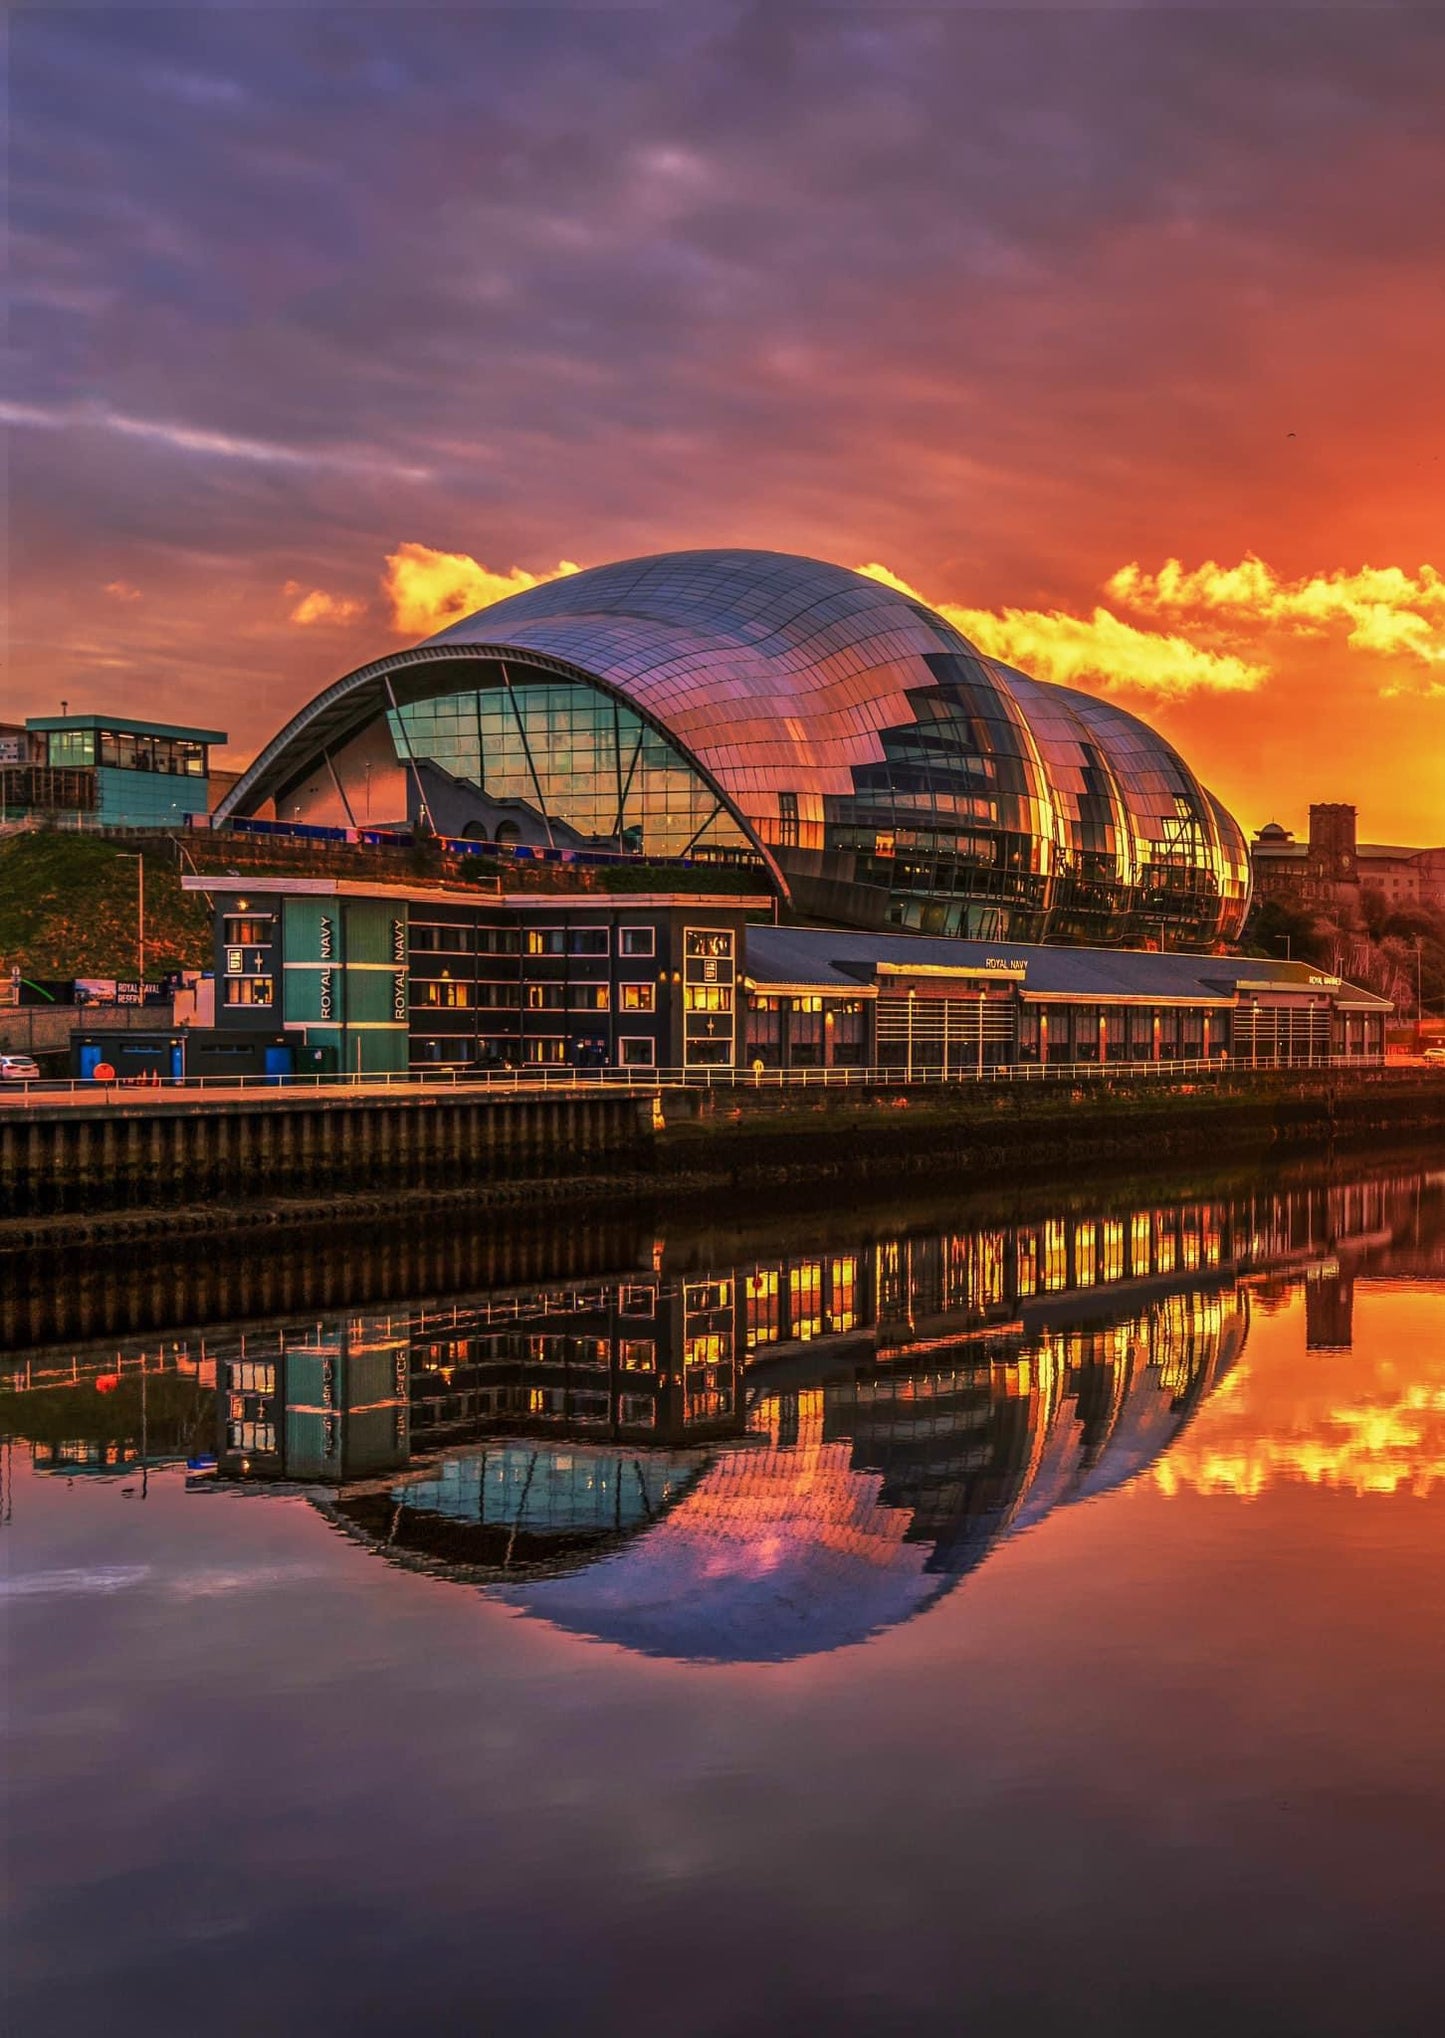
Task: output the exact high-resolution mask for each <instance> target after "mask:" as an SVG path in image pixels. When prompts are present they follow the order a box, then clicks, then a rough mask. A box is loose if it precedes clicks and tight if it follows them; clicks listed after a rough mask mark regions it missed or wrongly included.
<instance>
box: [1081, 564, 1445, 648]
mask: <svg viewBox="0 0 1445 2038" xmlns="http://www.w3.org/2000/svg"><path fill="white" fill-rule="evenodd" d="M1105 592H1106V593H1107V594H1110V595H1112V596H1113V597H1114V598H1115V600H1117V601H1120V602H1122V603H1123V604H1124V606H1125V607H1126V608H1132V609H1138V610H1143V611H1145V612H1148V613H1153V614H1161V613H1168V614H1194V615H1203V614H1210V615H1216V616H1222V617H1223V618H1225V619H1226V620H1227V621H1228V622H1229V623H1230V624H1231V625H1233V626H1234V627H1235V628H1240V627H1245V628H1254V629H1257V630H1262V629H1286V630H1291V631H1294V632H1297V633H1299V634H1302V635H1325V634H1327V633H1329V632H1332V631H1338V630H1340V629H1343V632H1344V641H1345V643H1346V644H1347V645H1348V646H1349V647H1350V649H1351V650H1354V651H1369V652H1374V653H1375V654H1377V655H1378V656H1381V657H1385V658H1407V659H1413V660H1415V661H1417V662H1418V663H1420V664H1422V665H1425V666H1426V667H1429V668H1433V669H1435V670H1445V578H1442V576H1441V575H1440V574H1439V573H1438V572H1437V571H1436V569H1435V568H1434V567H1433V566H1430V565H1423V566H1421V568H1420V570H1419V572H1418V573H1414V574H1412V573H1407V572H1405V571H1404V570H1403V569H1402V568H1400V567H1398V566H1385V567H1374V566H1362V567H1360V568H1359V570H1358V571H1357V572H1347V571H1345V570H1344V569H1343V568H1340V569H1337V570H1336V571H1335V572H1333V573H1316V574H1310V575H1307V576H1305V577H1303V578H1301V579H1298V580H1283V579H1281V578H1280V576H1279V575H1278V574H1277V573H1276V572H1275V571H1274V569H1273V568H1272V567H1271V566H1269V565H1267V564H1266V563H1265V561H1264V560H1263V559H1259V558H1256V557H1255V556H1254V554H1253V553H1248V554H1246V556H1245V557H1244V558H1243V559H1242V560H1241V561H1240V563H1239V565H1238V566H1221V565H1220V564H1219V563H1218V561H1217V560H1213V559H1206V560H1205V562H1204V564H1203V565H1202V566H1198V567H1196V568H1194V570H1193V571H1192V572H1191V571H1187V570H1186V569H1185V567H1184V566H1183V564H1182V563H1181V562H1180V561H1179V560H1178V559H1166V560H1165V562H1164V564H1163V566H1162V567H1161V568H1160V569H1159V571H1158V572H1157V573H1146V572H1145V571H1144V570H1143V568H1142V567H1141V566H1140V565H1139V564H1138V562H1137V561H1135V562H1133V563H1132V564H1131V565H1128V566H1121V567H1120V569H1119V571H1118V572H1117V573H1116V574H1114V575H1113V576H1112V577H1111V579H1110V580H1109V581H1108V583H1107V585H1106V588H1105Z"/></svg>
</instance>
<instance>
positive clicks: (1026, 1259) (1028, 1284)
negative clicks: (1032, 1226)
mask: <svg viewBox="0 0 1445 2038" xmlns="http://www.w3.org/2000/svg"><path fill="white" fill-rule="evenodd" d="M1038 1286H1039V1242H1038V1239H1037V1238H1036V1237H1035V1235H1034V1234H1033V1232H1031V1231H1026V1232H1020V1234H1019V1241H1018V1292H1019V1294H1020V1295H1021V1296H1025V1295H1036V1294H1037V1293H1038Z"/></svg>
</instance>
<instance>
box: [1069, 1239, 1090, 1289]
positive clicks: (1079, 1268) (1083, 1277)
mask: <svg viewBox="0 0 1445 2038" xmlns="http://www.w3.org/2000/svg"><path fill="white" fill-rule="evenodd" d="M1074 1280H1075V1282H1076V1283H1077V1285H1078V1286H1079V1287H1080V1288H1092V1287H1093V1285H1094V1227H1093V1225H1092V1224H1081V1225H1080V1226H1079V1228H1078V1230H1077V1232H1076V1233H1075V1234H1074Z"/></svg>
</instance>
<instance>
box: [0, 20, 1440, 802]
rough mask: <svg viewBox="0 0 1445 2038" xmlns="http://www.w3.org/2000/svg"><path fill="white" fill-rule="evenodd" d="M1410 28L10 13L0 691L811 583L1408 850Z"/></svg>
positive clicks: (1414, 461) (1252, 785)
mask: <svg viewBox="0 0 1445 2038" xmlns="http://www.w3.org/2000/svg"><path fill="white" fill-rule="evenodd" d="M1442 108H1445V12H1441V11H1438V10H1436V9H1434V8H1418V7H1398V8H1397V7H1392V6H1372V7H1361V8H1354V9H1344V8H1333V7H1313V8H1305V7H1298V6H1280V7H1275V8H1272V9H1268V10H1254V11H1248V10H1246V11H1233V10H1228V9H1221V8H1218V7H1212V8H1198V9H1192V8H1185V7H1177V6H1156V7H1148V6H1145V7H1142V8H1141V7H1129V8H1117V9H1116V8H1078V7H1062V8H1052V9H1047V10H1045V9H1035V8H1033V7H1030V6H1026V5H1015V6H1013V7H1011V8H1009V9H1006V10H999V11H996V12H987V11H976V10H971V9H966V8H963V7H954V8H950V9H948V10H941V11H937V12H930V11H927V10H920V9H914V8H903V7H890V6H856V7H855V6H850V7H832V8H821V7H798V6H790V5H788V4H787V0H761V4H758V5H755V6H754V5H700V4H689V0H675V4H670V5H667V6H665V7H664V6H656V7H654V6H631V7H627V8H624V9H615V8H610V7H603V6H587V5H574V6H570V7H566V6H564V7H539V6H529V7H525V8H519V9H516V10H508V9H505V8H491V7H486V8H483V7H476V8H467V7H460V8H451V9H447V10H437V11H433V10H430V9H418V8H412V9H410V10H408V11H406V12H405V13H403V12H401V11H391V10H389V9H387V8H385V7H380V6H352V7H350V8H341V9H337V8H334V7H332V8H326V9H322V8H319V7H308V6H306V5H303V4H296V0H293V4H291V5H290V6H289V7H288V8H287V9H286V10H285V11H281V10H273V9H269V8H268V9H262V8H255V7H251V6H226V5H212V6H185V7H182V6H178V5H172V6H169V7H159V8H155V9H152V10H141V9H138V8H135V7H131V6H127V5H111V6H109V7H105V6H101V7H90V8H87V9H85V10H83V11H82V10H65V9H57V8H54V7H46V8H40V7H34V8H27V7H24V6H22V7H21V8H20V10H19V12H18V13H17V14H16V15H15V17H14V26H13V30H12V43H11V80H10V115H11V122H12V127H13V143H12V170H13V177H14V187H13V195H12V209H11V252H12V261H13V279H12V304H13V316H12V334H11V337H12V348H13V356H12V364H11V369H10V373H9V375H8V376H7V399H6V401H5V403H4V405H3V407H0V411H3V415H4V416H5V417H7V418H8V420H9V426H10V429H9V433H8V437H9V441H10V497H9V516H8V534H9V541H10V543H9V551H10V564H9V572H10V592H11V602H10V610H11V620H10V637H9V645H8V651H7V656H6V662H5V668H4V672H3V675H0V715H14V716H18V715H23V714H25V713H37V712H54V711H55V710H56V709H57V708H58V704H59V701H60V699H61V698H65V699H67V700H68V701H69V703H70V706H71V708H72V709H73V710H78V709H92V708H94V709H110V710H112V711H114V712H120V713H130V714H135V715H154V716H161V717H166V718H171V719H176V720H183V721H195V722H201V723H206V724H213V725H215V726H218V727H221V728H225V729H228V730H229V731H230V732H231V736H232V746H231V749H232V757H231V761H232V762H236V763H239V762H241V761H243V760H244V759H245V758H247V757H248V756H249V755H250V753H251V752H252V751H253V750H254V748H255V747H256V746H257V745H258V744H259V743H261V742H262V741H264V740H265V738H266V737H267V736H269V735H270V734H271V733H273V732H274V730H275V729H276V727H277V726H279V724H280V723H281V722H283V721H284V720H285V719H286V718H287V717H289V715H290V714H292V713H293V712H294V711H295V710H296V709H297V708H298V707H300V706H301V705H302V704H303V702H304V701H305V700H306V699H307V698H308V697H309V696H310V695H311V694H312V693H314V692H316V691H317V690H319V688H321V687H322V686H323V685H325V684H327V683H328V682H329V681H330V680H332V679H334V678H335V677H337V676H338V675H339V674H340V673H342V672H344V671H346V670H348V669H349V668H351V667H352V666H355V665H358V664H360V663H362V662H364V661H365V660H366V659H368V658H370V657H374V656H377V655H379V654H381V653H383V652H387V651H391V650H395V649H397V648H398V647H399V646H400V645H401V644H403V643H405V642H407V641H409V640H410V639H412V638H414V637H416V636H418V635H421V634H425V633H426V632H427V631H429V630H430V629H431V628H434V627H438V626H439V625H440V623H441V622H443V621H445V620H446V619H447V618H448V617H449V616H454V615H455V614H457V613H462V612H464V611H465V609H466V608H469V607H474V606H476V605H477V604H478V603H479V602H480V601H482V600H484V599H487V598H488V597H491V596H495V595H496V594H498V593H501V592H505V591H506V590H507V588H508V587H509V586H512V585H526V584H528V581H529V578H530V577H532V576H541V575H543V574H548V573H552V572H554V571H556V570H557V569H558V567H559V565H561V564H562V563H564V562H565V563H569V564H574V565H582V566H586V565H590V564H596V563H601V562H602V561H605V560H608V559H614V558H619V557H624V556H627V555H629V554H634V553H641V552H651V551H660V550H667V549H671V548H674V547H685V546H694V545H720V544H744V545H759V546H771V547H777V548H779V549H783V550H789V551H798V552H806V553H811V554H815V555H817V556H819V557H822V558H827V559H833V560H837V561H838V562H840V563H841V564H843V565H846V566H866V567H869V568H872V569H874V570H880V571H882V572H883V573H884V574H885V575H887V576H891V577H893V578H895V579H897V580H900V581H902V582H904V583H906V584H907V585H908V586H910V587H912V588H914V589H916V590H918V591H919V592H920V593H921V594H923V595H924V596H925V598H926V599H928V600H929V601H931V602H933V603H935V604H937V605H941V606H944V607H945V608H946V609H947V610H948V612H949V613H950V614H951V615H953V616H954V618H955V620H957V621H958V622H959V624H960V627H962V628H963V629H964V630H965V631H966V632H967V633H968V634H969V635H970V636H972V637H973V638H974V640H975V641H976V642H978V643H979V644H980V645H981V646H982V647H983V648H985V649H988V650H992V651H994V652H996V653H997V654H999V655H1003V656H1007V657H1009V658H1010V659H1012V660H1013V661H1014V662H1016V663H1018V664H1021V665H1023V666H1025V667H1027V668H1029V669H1031V670H1033V671H1035V672H1037V673H1038V674H1039V676H1041V677H1044V678H1057V679H1063V680H1067V681H1070V682H1071V683H1075V684H1079V685H1083V686H1087V687H1089V688H1091V689H1093V690H1096V691H1100V692H1107V693H1109V694H1110V695H1111V697H1112V698H1114V699H1116V700H1118V701H1119V702H1120V704H1121V705H1123V706H1125V707H1128V708H1130V709H1132V710H1134V711H1135V712H1137V713H1140V714H1142V715H1144V716H1145V717H1146V718H1148V719H1150V720H1152V721H1154V722H1156V723H1157V724H1158V725H1159V726H1161V727H1162V728H1163V729H1164V730H1165V731H1166V733H1167V734H1168V735H1169V736H1170V737H1171V738H1172V739H1173V740H1174V741H1175V742H1176V743H1178V744H1179V746H1180V747H1181V749H1183V750H1184V751H1185V752H1186V754H1187V755H1188V756H1189V758H1190V760H1191V762H1193V763H1194V765H1195V766H1196V768H1197V769H1198V770H1199V772H1200V773H1201V775H1202V776H1203V777H1204V778H1205V779H1206V780H1207V781H1208V782H1209V783H1210V784H1211V785H1212V786H1213V788H1214V789H1215V790H1216V791H1217V792H1218V793H1219V794H1220V796H1221V797H1222V798H1223V799H1224V800H1225V801H1226V802H1227V803H1228V804H1229V805H1231V806H1232V807H1233V808H1234V810H1235V811H1236V812H1237V813H1238V815H1239V817H1240V819H1241V820H1242V821H1243V822H1244V823H1245V825H1246V826H1247V827H1249V828H1255V827H1258V826H1259V825H1260V824H1261V823H1262V822H1264V821H1266V820H1268V819H1270V818H1272V817H1275V818H1278V819H1280V820H1282V821H1283V822H1285V823H1286V824H1287V825H1290V826H1293V827H1296V828H1297V829H1300V830H1301V832H1302V831H1303V828H1304V825H1305V819H1306V810H1307V808H1308V804H1309V802H1310V800H1311V799H1353V800H1355V801H1357V803H1358V805H1359V807H1360V810H1361V815H1360V818H1361V831H1362V833H1363V834H1364V835H1365V836H1367V837H1369V838H1371V839H1374V840H1386V841H1389V840H1399V841H1406V842H1409V841H1417V842H1427V841H1428V842H1445V118H1442Z"/></svg>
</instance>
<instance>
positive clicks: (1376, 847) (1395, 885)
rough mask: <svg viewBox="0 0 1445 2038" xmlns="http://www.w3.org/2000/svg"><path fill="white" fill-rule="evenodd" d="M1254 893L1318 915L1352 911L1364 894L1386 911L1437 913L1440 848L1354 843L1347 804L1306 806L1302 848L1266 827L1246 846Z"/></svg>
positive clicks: (1443, 881)
mask: <svg viewBox="0 0 1445 2038" xmlns="http://www.w3.org/2000/svg"><path fill="white" fill-rule="evenodd" d="M1250 863H1251V866H1252V868H1253V872H1254V889H1255V894H1256V896H1257V897H1258V898H1260V899H1261V900H1264V899H1280V900H1283V901H1285V902H1287V903H1290V904H1293V905H1299V906H1317V907H1319V908H1320V909H1321V910H1322V911H1325V912H1334V911H1335V910H1337V909H1340V908H1344V909H1346V910H1352V909H1357V908H1358V907H1359V906H1360V905H1361V904H1362V902H1363V899H1364V896H1365V894H1366V893H1367V892H1374V893H1377V894H1378V895H1379V897H1380V898H1381V900H1382V901H1383V902H1384V904H1385V905H1386V906H1387V907H1392V908H1393V907H1401V906H1425V907H1429V908H1432V909H1434V910H1435V911H1440V910H1445V848H1440V849H1410V848H1404V847H1402V846H1400V845H1399V844H1397V843H1386V842H1360V841H1359V840H1357V835H1356V811H1355V809H1354V808H1353V807H1351V806H1346V805H1341V804H1337V803H1320V804H1317V805H1314V806H1312V807H1311V808H1310V830H1309V839H1308V841H1307V842H1296V840H1295V838H1294V835H1293V833H1292V832H1291V831H1290V830H1289V829H1288V828H1284V827H1281V825H1280V824H1279V822H1278V821H1271V822H1269V823H1268V824H1267V825H1266V826H1265V827H1263V828H1261V829H1260V830H1259V832H1258V834H1257V835H1256V836H1255V838H1254V841H1253V843H1252V844H1251V845H1250Z"/></svg>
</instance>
